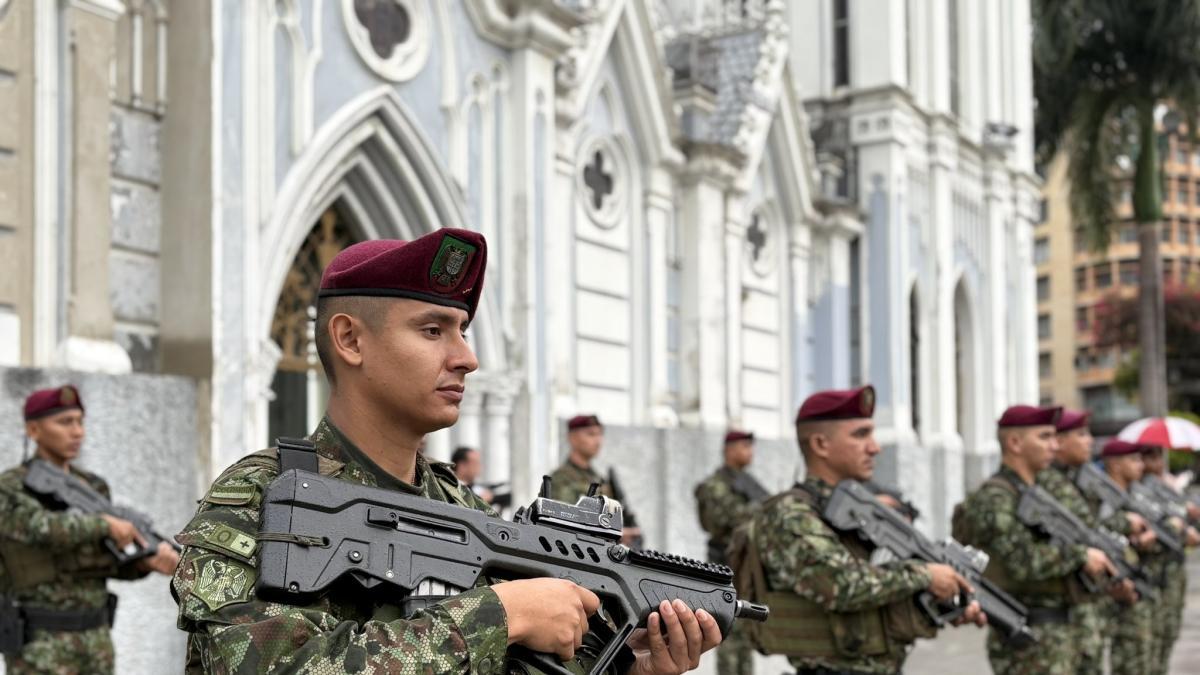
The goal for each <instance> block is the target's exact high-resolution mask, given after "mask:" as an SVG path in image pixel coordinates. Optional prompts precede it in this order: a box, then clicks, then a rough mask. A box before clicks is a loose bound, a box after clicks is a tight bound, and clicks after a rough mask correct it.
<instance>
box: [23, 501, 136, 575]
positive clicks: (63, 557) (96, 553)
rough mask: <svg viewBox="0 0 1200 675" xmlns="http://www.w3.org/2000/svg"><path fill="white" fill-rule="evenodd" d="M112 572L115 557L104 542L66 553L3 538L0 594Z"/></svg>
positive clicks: (92, 543) (76, 548)
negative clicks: (105, 546)
mask: <svg viewBox="0 0 1200 675" xmlns="http://www.w3.org/2000/svg"><path fill="white" fill-rule="evenodd" d="M30 494H32V493H30ZM35 498H36V496H35ZM43 506H45V505H43ZM45 508H46V509H47V510H48V511H57V510H60V509H54V508H50V507H48V506H45ZM112 569H113V557H112V554H110V553H109V552H108V550H107V549H106V548H104V546H103V544H102V543H101V542H100V541H94V542H88V543H86V544H80V545H77V546H75V547H73V548H71V549H70V550H67V551H64V550H62V549H51V548H49V547H47V546H45V545H43V544H23V543H19V542H14V541H10V540H4V539H0V594H7V593H14V592H16V593H19V592H21V591H25V590H28V589H31V588H34V587H36V586H40V585H42V584H48V583H51V582H54V581H68V580H76V579H103V578H105V577H107V576H109V575H110V574H111V573H112Z"/></svg>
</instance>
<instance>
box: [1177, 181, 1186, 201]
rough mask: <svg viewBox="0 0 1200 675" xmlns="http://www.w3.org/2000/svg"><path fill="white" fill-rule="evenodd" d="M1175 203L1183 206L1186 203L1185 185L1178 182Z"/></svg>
mask: <svg viewBox="0 0 1200 675" xmlns="http://www.w3.org/2000/svg"><path fill="white" fill-rule="evenodd" d="M1175 201H1176V202H1178V203H1180V204H1184V203H1186V202H1187V183H1185V182H1183V181H1182V180H1180V181H1179V187H1178V189H1176V190H1175Z"/></svg>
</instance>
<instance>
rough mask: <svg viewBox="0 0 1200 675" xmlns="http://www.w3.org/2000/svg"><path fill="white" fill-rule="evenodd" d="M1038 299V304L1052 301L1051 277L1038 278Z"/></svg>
mask: <svg viewBox="0 0 1200 675" xmlns="http://www.w3.org/2000/svg"><path fill="white" fill-rule="evenodd" d="M1037 299H1038V302H1044V301H1046V300H1049V299H1050V277H1038V279H1037Z"/></svg>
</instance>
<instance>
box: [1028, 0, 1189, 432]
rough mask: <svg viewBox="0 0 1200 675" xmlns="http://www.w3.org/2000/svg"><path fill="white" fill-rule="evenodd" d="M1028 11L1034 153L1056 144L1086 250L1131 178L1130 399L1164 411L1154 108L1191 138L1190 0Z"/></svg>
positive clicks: (1096, 244) (1085, 0) (1046, 153)
mask: <svg viewBox="0 0 1200 675" xmlns="http://www.w3.org/2000/svg"><path fill="white" fill-rule="evenodd" d="M1033 10H1034V11H1033V15H1034V26H1033V29H1034V40H1033V42H1034V46H1033V62H1034V89H1035V96H1036V98H1037V129H1036V133H1037V137H1038V155H1039V159H1040V160H1041V161H1042V162H1047V161H1048V160H1049V159H1050V158H1052V157H1053V156H1054V155H1055V154H1056V153H1057V152H1059V151H1062V152H1064V153H1065V154H1066V158H1067V165H1068V168H1067V177H1068V183H1069V186H1070V190H1071V199H1070V203H1071V212H1072V216H1073V218H1074V220H1075V222H1076V223H1078V224H1080V225H1081V226H1082V227H1083V229H1084V230H1085V232H1086V233H1087V235H1088V237H1089V240H1090V243H1091V244H1092V246H1093V248H1094V249H1096V250H1103V249H1105V248H1107V246H1108V243H1109V241H1110V238H1111V235H1112V231H1113V228H1114V226H1115V224H1116V220H1117V219H1116V214H1115V207H1116V201H1115V199H1114V197H1115V195H1116V194H1117V191H1116V185H1117V184H1118V182H1120V181H1122V180H1123V179H1128V178H1132V188H1133V219H1134V221H1135V222H1136V224H1137V227H1138V247H1139V250H1138V257H1139V259H1140V270H1141V274H1140V277H1141V279H1140V289H1139V303H1138V304H1139V306H1138V344H1139V349H1140V352H1141V366H1140V372H1139V377H1138V380H1139V384H1138V400H1139V403H1140V405H1141V408H1142V411H1143V413H1144V414H1146V415H1165V414H1166V412H1167V365H1166V347H1165V328H1164V308H1163V290H1162V283H1163V277H1162V259H1161V257H1160V256H1159V250H1158V247H1159V241H1160V239H1159V234H1160V233H1159V230H1160V227H1161V224H1160V221H1161V220H1162V189H1161V185H1162V165H1161V163H1160V161H1159V157H1158V141H1159V137H1158V130H1157V128H1156V119H1155V113H1156V110H1157V111H1160V112H1161V109H1162V107H1163V106H1170V107H1173V108H1174V109H1175V110H1178V111H1179V114H1181V115H1182V116H1183V117H1184V118H1185V119H1186V121H1187V129H1188V132H1189V133H1190V134H1192V135H1193V138H1195V134H1196V131H1197V128H1196V124H1195V122H1196V115H1197V112H1200V40H1198V39H1197V36H1200V0H1034V8H1033ZM1122 158H1127V159H1128V162H1126V163H1124V167H1125V168H1120V166H1121V165H1122V161H1121V160H1122ZM1130 169H1131V170H1132V176H1131V177H1130V176H1129V175H1128V174H1129V170H1130Z"/></svg>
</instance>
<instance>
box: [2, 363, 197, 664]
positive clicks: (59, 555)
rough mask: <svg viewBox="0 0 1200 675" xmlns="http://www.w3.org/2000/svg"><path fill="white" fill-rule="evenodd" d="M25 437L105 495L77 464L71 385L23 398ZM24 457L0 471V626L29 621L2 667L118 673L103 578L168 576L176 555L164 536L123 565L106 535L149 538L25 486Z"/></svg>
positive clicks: (78, 412)
mask: <svg viewBox="0 0 1200 675" xmlns="http://www.w3.org/2000/svg"><path fill="white" fill-rule="evenodd" d="M25 434H26V436H28V437H29V439H30V440H32V441H33V443H34V444H35V445H36V446H37V450H36V451H35V455H34V457H35V458H37V459H41V460H44V461H46V462H49V463H51V464H53V465H55V466H56V467H58V468H59V469H62V470H63V471H66V472H68V473H70V474H72V475H74V476H76V477H77V478H80V479H82V480H83V481H85V482H86V483H88V484H89V485H90V486H91V487H92V488H94V489H95V490H96V491H97V492H99V493H101V494H103V495H104V496H105V497H108V496H109V494H110V493H109V489H108V484H107V483H105V482H104V479H102V478H100V477H99V476H97V475H95V474H93V473H89V472H87V471H84V470H82V469H80V468H79V467H77V466H75V459H76V458H77V457H79V451H80V448H81V447H82V446H83V440H84V426H83V400H82V399H80V397H79V390H77V389H76V388H75V387H73V386H71V385H69V384H68V385H66V386H62V387H58V388H56V389H43V390H41V391H35V392H34V393H32V394H30V396H29V398H27V399H25ZM27 470H28V463H22V464H21V465H20V466H17V467H15V468H12V469H9V470H8V471H5V472H4V473H3V474H0V625H8V626H12V625H14V624H15V623H17V622H19V621H23V622H24V631H20V632H19V633H18V634H14V635H9V636H8V637H9V638H10V639H13V640H14V643H11V644H7V645H4V646H3V651H4V652H5V655H4V661H5V666H6V672H7V673H9V675H22V674H24V673H57V674H60V675H69V674H72V673H95V674H97V675H100V674H104V673H111V672H113V667H114V666H113V664H114V655H113V644H112V637H111V635H110V633H109V629H110V627H111V626H112V621H113V617H114V614H115V611H116V600H117V598H116V596H115V595H111V594H110V593H109V592H108V588H107V586H106V583H105V582H106V580H107V579H109V578H115V579H140V578H141V577H144V576H146V575H147V574H149V573H150V572H152V571H153V572H159V573H160V574H171V573H172V572H173V571H174V570H175V565H176V564H177V563H178V562H179V556H178V555H176V553H175V550H174V549H173V548H171V546H170V544H167V543H166V542H163V543H162V544H161V545H159V547H158V550H157V552H156V553H155V554H153V555H152V556H150V557H148V558H142V559H141V560H138V561H136V562H133V563H130V564H127V565H123V566H118V565H117V560H116V558H115V557H114V556H113V555H112V554H111V553H110V552H109V551H108V549H107V547H106V546H105V544H104V540H105V539H106V538H107V539H112V541H113V542H114V543H115V544H116V545H117V546H118V547H119V548H125V547H126V546H128V545H129V544H131V543H134V542H135V541H137V542H139V543H141V544H143V545H144V544H145V540H144V539H143V538H142V535H141V534H140V533H139V532H138V531H137V529H136V528H135V527H134V525H133V523H131V522H129V521H127V520H123V519H121V518H116V517H114V516H110V515H107V514H100V515H94V514H82V513H71V512H68V511H66V510H65V508H64V507H62V506H60V505H57V504H47V503H43V501H42V500H41V499H39V497H38V496H37V495H35V494H33V493H32V492H30V491H29V490H27V489H26V488H25V485H24V479H25V474H26V472H27Z"/></svg>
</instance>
